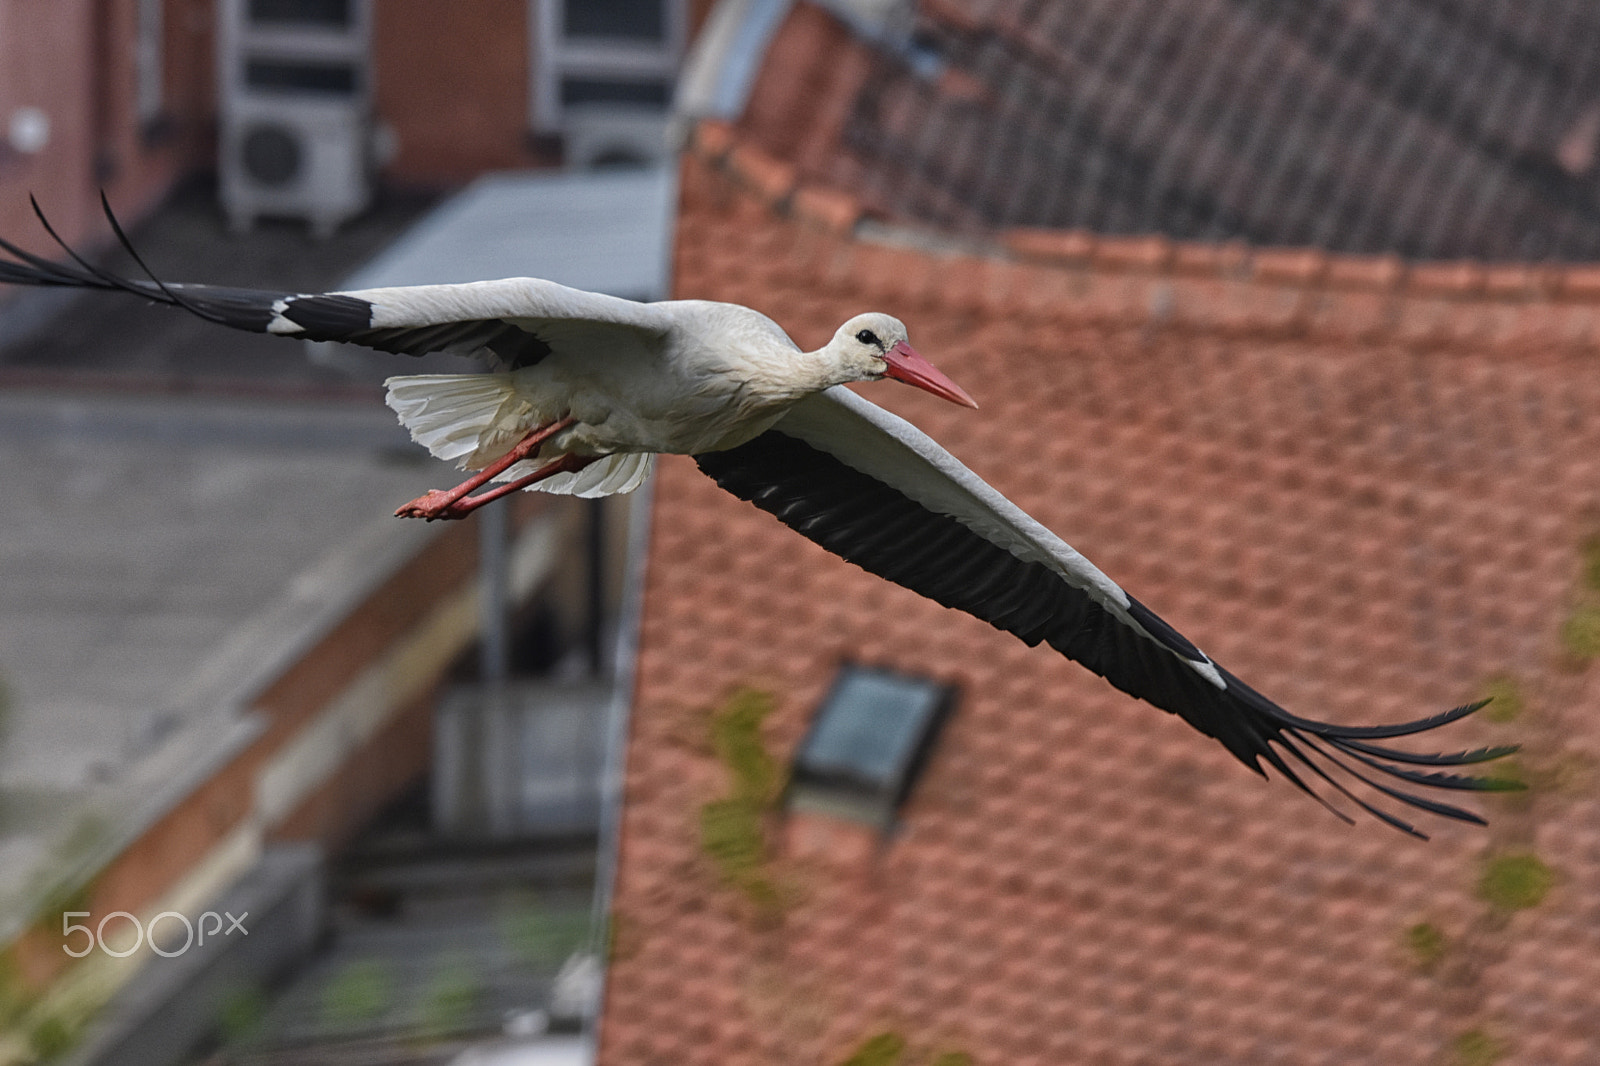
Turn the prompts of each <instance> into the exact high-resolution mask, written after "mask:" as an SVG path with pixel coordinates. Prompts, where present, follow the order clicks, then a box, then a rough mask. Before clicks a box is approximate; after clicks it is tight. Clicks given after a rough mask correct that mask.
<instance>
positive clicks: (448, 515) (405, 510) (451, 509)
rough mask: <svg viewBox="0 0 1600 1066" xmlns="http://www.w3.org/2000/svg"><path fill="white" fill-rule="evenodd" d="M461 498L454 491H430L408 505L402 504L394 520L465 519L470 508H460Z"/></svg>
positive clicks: (469, 512)
mask: <svg viewBox="0 0 1600 1066" xmlns="http://www.w3.org/2000/svg"><path fill="white" fill-rule="evenodd" d="M460 503H461V496H460V495H459V494H458V493H456V492H454V491H447V490H445V489H430V490H429V491H427V492H425V493H423V494H422V495H421V496H418V497H417V498H416V499H414V500H412V501H411V502H410V503H406V504H402V505H401V506H400V507H399V508H398V509H396V511H395V512H394V516H395V517H396V518H421V519H425V520H427V521H429V522H432V521H434V520H436V519H445V520H447V521H448V520H452V519H457V518H465V517H467V515H469V514H471V513H472V510H473V509H472V508H470V507H468V508H462V507H460V506H459V504H460Z"/></svg>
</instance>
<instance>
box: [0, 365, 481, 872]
mask: <svg viewBox="0 0 1600 1066" xmlns="http://www.w3.org/2000/svg"><path fill="white" fill-rule="evenodd" d="M408 448H409V445H408V443H407V441H406V439H405V435H404V433H403V431H402V430H401V429H400V428H399V427H398V426H397V425H396V424H395V423H394V420H393V417H392V415H390V413H389V412H388V411H387V410H386V409H385V408H383V407H382V406H381V405H378V404H377V403H371V404H351V403H348V402H327V401H323V402H315V401H309V400H299V401H287V400H279V401H275V402H272V403H270V404H262V403H260V402H245V401H239V400H227V399H219V398H216V397H204V396H187V397H183V396H162V395H150V396H134V397H126V396H107V395H86V394H82V393H66V392H59V391H38V390H27V391H9V392H3V393H0V498H3V499H4V500H5V501H6V504H7V508H6V509H7V517H6V520H5V524H4V527H3V532H0V678H3V679H4V683H5V685H6V688H7V690H8V692H9V694H10V697H11V699H10V704H11V712H10V715H9V717H10V722H9V729H8V730H7V732H6V735H5V737H4V739H3V740H0V819H4V821H3V822H0V824H3V825H4V827H5V829H4V832H3V833H0V900H3V899H4V897H5V896H6V895H7V892H6V890H7V888H11V889H16V888H18V887H19V878H18V877H17V876H13V875H18V874H21V875H23V876H21V878H20V881H21V882H25V881H26V880H27V877H26V875H25V871H26V868H27V867H29V866H31V865H32V862H33V861H37V860H40V859H48V858H50V857H51V854H52V850H53V849H59V848H60V847H61V846H62V844H61V842H60V840H59V839H58V838H59V837H60V835H61V834H63V833H65V834H67V835H68V836H70V835H71V833H72V831H73V829H74V823H75V822H81V821H83V820H84V819H85V818H88V819H90V820H91V821H93V822H94V823H95V824H97V825H99V826H100V827H101V828H102V830H104V829H108V828H109V827H108V826H106V825H105V824H104V823H105V822H106V820H107V819H111V820H120V819H121V818H122V817H124V816H129V815H131V813H132V812H131V810H130V808H129V805H128V802H127V798H126V797H125V796H124V795H123V793H124V791H125V789H126V787H127V786H128V785H129V784H130V783H131V782H136V781H140V780H141V779H143V778H144V777H145V776H146V772H147V771H148V770H149V769H150V768H151V767H154V766H157V765H163V764H167V763H170V762H171V761H172V760H173V757H174V752H176V751H188V752H189V753H190V755H191V758H187V759H181V760H178V761H179V763H180V764H186V765H189V766H193V765H194V759H193V758H192V756H193V755H194V754H196V753H197V752H199V751H200V750H202V749H205V750H210V749H213V748H214V747H215V744H216V743H217V740H218V738H217V731H218V728H219V727H223V728H225V727H226V726H227V724H228V723H230V722H232V721H234V720H236V719H237V716H238V710H239V707H240V705H241V703H242V702H243V700H245V699H248V698H249V696H250V695H251V694H252V692H251V687H252V679H253V680H254V682H255V683H257V684H259V683H265V682H266V681H267V680H270V677H269V676H265V674H270V672H271V671H272V669H273V667H274V665H281V662H282V659H283V658H284V657H286V656H292V655H293V654H294V653H295V651H297V650H298V649H299V648H300V646H301V645H302V644H303V643H304V642H305V641H306V640H307V639H309V636H308V635H309V634H313V633H315V632H317V631H319V630H320V629H321V627H323V626H325V625H327V624H330V623H331V621H332V620H333V619H332V618H328V617H318V610H317V609H316V605H317V604H318V603H320V604H322V605H323V606H324V607H325V609H326V612H331V613H337V612H338V611H339V610H340V609H342V608H343V607H344V606H346V605H347V601H348V597H349V596H350V595H353V594H354V593H356V592H358V591H359V590H358V589H352V588H350V587H349V585H350V582H352V581H355V582H357V583H361V582H365V581H371V580H375V579H376V578H377V577H378V576H379V575H378V574H376V573H373V569H372V565H373V562H372V561H373V560H374V559H381V558H383V557H385V556H388V557H390V562H391V564H392V561H393V558H392V557H394V556H396V555H398V556H400V557H404V556H405V555H408V554H409V553H410V552H411V551H414V550H415V549H416V548H417V547H419V546H420V544H421V543H422V541H424V540H425V539H426V538H427V537H428V536H431V535H432V534H433V533H435V532H437V531H436V530H435V529H432V528H430V527H426V526H422V525H421V524H420V523H419V524H410V523H400V522H397V521H395V520H394V519H393V518H391V517H389V515H390V512H391V511H392V510H393V508H394V507H395V506H396V505H397V504H399V503H401V502H404V501H405V500H407V499H409V498H411V497H413V496H415V495H417V494H418V493H420V492H421V491H423V490H425V489H427V488H429V487H434V486H437V485H439V484H442V483H444V482H445V481H448V479H449V478H448V472H446V471H444V470H443V469H442V468H440V467H439V466H438V465H437V464H435V463H432V462H421V461H417V460H416V459H414V458H413V452H412V451H410V450H408ZM415 455H417V456H421V453H420V451H418V452H415ZM422 458H423V459H425V458H426V457H425V456H422ZM353 546H354V551H352V547H353ZM241 644H244V645H248V646H243V647H241ZM264 672H265V674H264ZM157 776H158V778H160V779H162V780H164V781H165V783H167V784H169V785H170V784H172V783H173V781H172V779H171V777H170V776H169V775H168V774H167V773H161V774H158V775H157ZM139 792H140V793H141V795H142V796H143V797H144V798H150V796H149V793H148V791H147V790H145V789H142V788H141V789H139ZM8 815H9V817H8Z"/></svg>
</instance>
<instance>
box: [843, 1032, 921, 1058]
mask: <svg viewBox="0 0 1600 1066" xmlns="http://www.w3.org/2000/svg"><path fill="white" fill-rule="evenodd" d="M905 1051H906V1038H905V1037H903V1036H901V1035H900V1034H899V1033H895V1032H884V1033H879V1034H877V1035H876V1036H871V1037H868V1038H867V1039H866V1040H864V1041H862V1043H861V1046H860V1047H858V1048H856V1049H855V1051H853V1052H851V1054H850V1057H849V1058H846V1059H843V1060H842V1061H841V1062H840V1063H839V1066H898V1063H899V1062H900V1060H901V1058H902V1057H903V1056H904V1055H905Z"/></svg>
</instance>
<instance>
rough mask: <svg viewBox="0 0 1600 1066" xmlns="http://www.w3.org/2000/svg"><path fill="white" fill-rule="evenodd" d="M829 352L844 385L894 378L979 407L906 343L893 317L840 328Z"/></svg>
mask: <svg viewBox="0 0 1600 1066" xmlns="http://www.w3.org/2000/svg"><path fill="white" fill-rule="evenodd" d="M828 351H829V352H830V353H831V354H832V355H833V356H834V357H835V358H836V360H837V362H838V366H839V370H840V373H841V374H842V375H844V376H843V377H841V380H842V381H877V380H878V379H880V378H893V379H894V380H896V381H903V382H905V383H906V384H907V385H915V386H916V387H917V388H919V389H923V390H925V391H927V392H931V393H933V394H934V395H935V396H938V397H939V398H940V399H944V400H949V401H950V402H951V403H958V404H961V405H962V406H963V407H977V406H978V405H977V403H976V402H975V401H974V400H973V399H972V397H971V396H968V395H967V393H966V390H965V389H963V388H962V387H961V386H960V385H957V384H956V383H955V382H953V381H951V380H950V379H949V378H948V377H946V376H945V375H944V374H943V373H941V372H940V371H939V370H938V369H937V368H935V367H934V365H933V364H932V363H930V362H928V361H927V360H926V359H924V358H922V356H920V355H918V354H917V351H916V349H915V348H913V347H911V345H910V343H908V342H907V340H906V327H905V323H904V322H901V321H900V320H899V319H898V318H894V317H893V316H891V315H884V314H879V313H878V312H876V311H869V312H868V313H866V314H864V315H857V316H856V317H854V318H852V319H851V320H850V321H848V322H846V323H845V324H844V325H842V326H840V327H839V331H838V332H837V333H835V334H834V335H833V340H832V341H830V342H829V343H828Z"/></svg>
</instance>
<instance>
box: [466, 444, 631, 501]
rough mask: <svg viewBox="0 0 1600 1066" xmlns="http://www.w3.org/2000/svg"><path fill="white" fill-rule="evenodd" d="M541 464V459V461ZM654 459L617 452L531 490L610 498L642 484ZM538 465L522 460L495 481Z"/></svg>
mask: <svg viewBox="0 0 1600 1066" xmlns="http://www.w3.org/2000/svg"><path fill="white" fill-rule="evenodd" d="M540 462H541V463H542V462H543V460H541V461H540ZM655 463H656V457H655V455H654V454H653V453H651V452H619V453H618V454H616V455H608V456H606V457H605V458H604V459H600V460H598V461H596V462H593V463H590V464H589V465H588V466H586V467H584V468H583V469H582V470H577V471H573V472H571V473H560V474H555V475H553V476H551V477H548V478H546V479H545V480H543V481H541V482H539V483H538V484H537V485H535V486H533V487H534V488H537V489H539V491H541V492H549V493H552V494H554V495H558V496H583V497H585V498H593V497H596V496H611V495H614V494H617V493H623V492H632V491H633V490H634V489H636V488H638V487H639V486H640V485H643V484H644V483H645V479H646V478H648V477H649V476H650V471H652V470H654V469H655ZM538 466H539V464H538V463H534V462H532V461H524V462H521V463H518V464H516V465H515V466H513V467H511V468H510V469H508V470H507V471H506V472H505V473H503V474H501V475H500V476H499V477H497V478H495V480H496V481H515V480H516V479H517V478H519V477H525V476H527V475H528V474H531V473H533V472H534V471H535V470H536V469H538Z"/></svg>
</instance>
